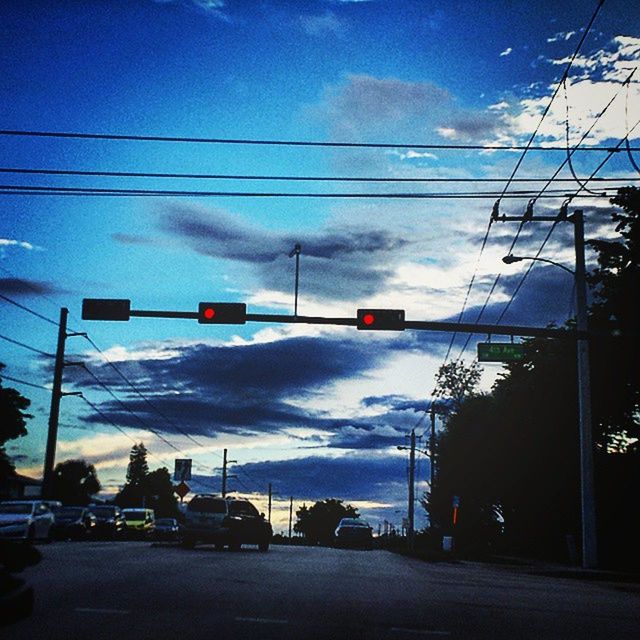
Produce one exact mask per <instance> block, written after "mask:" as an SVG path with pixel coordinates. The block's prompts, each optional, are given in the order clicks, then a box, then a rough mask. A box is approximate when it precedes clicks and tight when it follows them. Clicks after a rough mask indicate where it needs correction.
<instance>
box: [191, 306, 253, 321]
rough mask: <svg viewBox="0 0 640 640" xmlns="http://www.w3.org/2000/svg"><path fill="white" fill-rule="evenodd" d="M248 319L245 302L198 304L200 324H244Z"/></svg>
mask: <svg viewBox="0 0 640 640" xmlns="http://www.w3.org/2000/svg"><path fill="white" fill-rule="evenodd" d="M246 321H247V305H246V304H245V303H244V302H201V303H200V305H199V306H198V322H199V323H200V324H244V323H245V322H246Z"/></svg>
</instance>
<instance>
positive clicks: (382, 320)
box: [357, 309, 404, 331]
mask: <svg viewBox="0 0 640 640" xmlns="http://www.w3.org/2000/svg"><path fill="white" fill-rule="evenodd" d="M357 327H358V329H361V330H369V331H404V309H358V324H357Z"/></svg>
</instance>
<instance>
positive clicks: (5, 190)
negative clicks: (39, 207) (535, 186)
mask: <svg viewBox="0 0 640 640" xmlns="http://www.w3.org/2000/svg"><path fill="white" fill-rule="evenodd" d="M0 194H3V195H28V196H35V195H43V196H52V195H56V196H94V197H95V196H98V197H107V196H111V197H132V196H135V197H144V196H147V197H153V196H155V197H157V196H171V197H176V198H178V197H194V198H209V197H216V198H217V197H220V198H365V199H376V198H380V199H404V200H464V199H474V200H479V199H482V198H489V199H491V200H494V199H495V198H501V199H502V198H510V199H513V198H531V197H533V196H535V195H536V194H539V191H538V190H535V191H534V190H532V189H527V190H520V191H511V192H510V193H508V194H504V193H502V194H501V193H499V192H496V191H457V192H456V191H426V192H409V191H407V192H400V191H399V192H382V193H365V192H359V193H358V192H341V193H321V192H299V193H295V192H291V191H288V192H287V191H195V190H189V191H186V190H172V189H104V188H97V187H52V186H47V185H6V184H5V185H0ZM566 195H567V193H566V190H561V189H557V190H554V191H553V192H550V193H549V194H548V195H546V196H545V197H550V198H554V197H560V196H562V197H566ZM602 195H603V196H606V192H605V193H603V194H602ZM538 197H540V196H538Z"/></svg>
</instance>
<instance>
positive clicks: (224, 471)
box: [222, 449, 238, 498]
mask: <svg viewBox="0 0 640 640" xmlns="http://www.w3.org/2000/svg"><path fill="white" fill-rule="evenodd" d="M234 462H238V461H237V460H227V450H226V449H225V450H224V455H223V457H222V497H223V498H226V497H227V480H228V479H229V478H235V477H236V476H234V475H230V474H229V473H227V465H229V464H233V463H234Z"/></svg>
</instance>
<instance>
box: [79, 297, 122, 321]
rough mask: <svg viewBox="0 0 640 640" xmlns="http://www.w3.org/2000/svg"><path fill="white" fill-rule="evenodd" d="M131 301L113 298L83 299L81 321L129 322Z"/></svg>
mask: <svg viewBox="0 0 640 640" xmlns="http://www.w3.org/2000/svg"><path fill="white" fill-rule="evenodd" d="M130 316H131V300H117V299H113V298H106V299H104V298H84V300H83V301H82V319H83V320H124V321H126V320H129V318H130Z"/></svg>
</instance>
